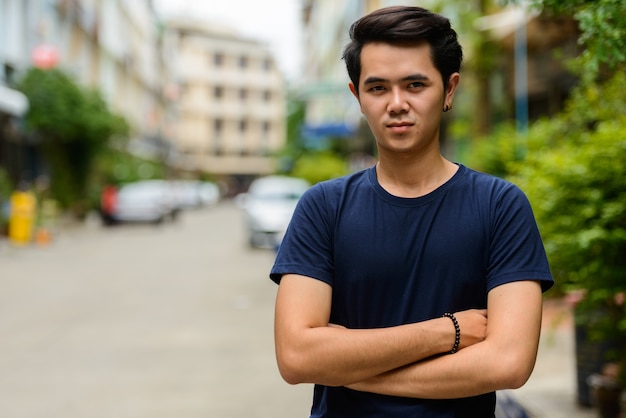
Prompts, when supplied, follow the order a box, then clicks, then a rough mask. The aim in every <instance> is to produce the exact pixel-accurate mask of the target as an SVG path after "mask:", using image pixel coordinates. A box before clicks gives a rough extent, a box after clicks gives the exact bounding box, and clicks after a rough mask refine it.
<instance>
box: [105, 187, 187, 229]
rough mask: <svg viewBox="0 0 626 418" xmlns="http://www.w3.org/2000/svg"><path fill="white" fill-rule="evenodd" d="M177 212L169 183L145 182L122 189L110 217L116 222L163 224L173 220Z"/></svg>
mask: <svg viewBox="0 0 626 418" xmlns="http://www.w3.org/2000/svg"><path fill="white" fill-rule="evenodd" d="M175 210H176V208H175V205H174V196H173V193H172V186H171V184H170V183H169V182H168V181H166V180H143V181H138V182H135V183H128V184H125V185H123V186H122V187H120V189H119V191H118V192H117V197H116V201H115V204H114V208H113V211H112V213H111V215H110V216H111V218H112V220H113V221H115V222H153V223H161V222H162V221H164V220H166V219H167V218H170V217H172V218H173V217H174V215H175Z"/></svg>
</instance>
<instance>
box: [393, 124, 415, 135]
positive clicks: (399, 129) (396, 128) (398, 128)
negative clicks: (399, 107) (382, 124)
mask: <svg viewBox="0 0 626 418" xmlns="http://www.w3.org/2000/svg"><path fill="white" fill-rule="evenodd" d="M386 126H387V129H389V130H390V131H391V132H393V133H395V134H403V133H406V132H408V131H409V130H410V129H411V127H412V126H413V123H410V122H392V123H388V124H387V125H386Z"/></svg>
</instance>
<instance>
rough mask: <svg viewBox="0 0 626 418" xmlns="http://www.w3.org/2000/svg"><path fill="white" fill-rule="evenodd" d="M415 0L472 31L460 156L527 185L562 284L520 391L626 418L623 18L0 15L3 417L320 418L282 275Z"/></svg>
mask: <svg viewBox="0 0 626 418" xmlns="http://www.w3.org/2000/svg"><path fill="white" fill-rule="evenodd" d="M399 4H402V5H415V6H422V7H426V8H430V9H432V10H434V11H436V12H440V13H442V14H443V15H445V16H446V17H448V18H449V19H450V21H451V24H452V26H453V28H455V30H456V31H457V33H458V37H459V41H460V43H461V45H462V47H463V51H464V62H463V67H462V71H461V84H460V87H459V89H458V90H457V93H456V94H455V98H454V109H453V111H451V112H447V113H446V114H445V115H444V117H443V119H442V129H441V147H442V153H443V154H444V155H445V156H446V157H447V158H449V159H450V160H453V161H455V162H459V163H462V164H465V165H467V166H469V167H471V168H473V169H476V170H479V171H483V172H487V173H490V174H493V175H495V176H499V177H502V178H505V179H507V180H510V181H511V182H513V183H515V184H517V185H519V186H520V188H521V189H522V190H523V191H524V192H525V193H526V195H527V196H528V198H529V200H530V202H531V204H532V207H533V210H534V212H535V216H536V219H537V223H538V226H539V229H540V231H541V234H542V237H543V240H544V243H545V247H546V251H547V254H548V257H549V260H550V265H551V269H552V272H553V274H554V276H555V279H556V285H555V286H554V288H553V289H551V290H550V292H549V293H548V294H547V295H546V312H545V318H546V323H545V324H544V329H543V339H542V345H541V348H540V356H539V362H538V365H537V369H536V371H535V374H534V375H533V377H532V379H531V381H530V382H529V384H527V385H526V386H525V387H524V388H522V389H520V390H519V391H516V392H515V393H514V399H515V400H516V401H519V402H520V403H521V404H522V405H523V406H524V407H525V408H526V409H527V410H528V413H529V414H531V415H532V416H534V417H546V418H556V417H561V416H562V417H566V416H567V417H568V418H574V417H585V418H586V417H589V416H596V415H597V416H599V417H600V418H616V416H618V415H619V414H621V415H622V417H620V418H623V417H624V415H625V414H626V405H624V403H625V402H626V391H625V390H624V388H626V303H625V301H626V273H625V272H626V257H624V254H626V181H625V180H624V179H625V178H626V95H624V91H626V53H625V52H624V51H626V45H625V43H624V42H625V41H624V40H626V1H622V0H558V1H555V0H528V1H526V0H518V1H516V0H511V1H500V0H474V1H466V0H419V1H418V0H264V1H258V0H229V1H226V2H217V1H194V0H128V1H114V0H0V418H5V417H7V418H14V417H28V418H31V417H39V416H41V417H44V416H45V417H55V416H58V417H61V416H62V417H72V416H76V417H92V416H96V417H98V416H102V417H115V418H118V417H125V416H127V417H144V416H155V417H156V416H184V417H187V416H211V417H220V418H222V417H235V416H237V417H243V416H245V417H254V416H258V417H270V416H271V417H279V416H285V417H296V416H306V413H307V409H308V405H309V398H310V390H309V388H307V387H295V388H293V387H288V386H286V385H285V384H283V383H282V382H281V380H280V378H279V377H278V374H277V372H276V369H275V365H274V361H273V351H272V350H273V349H272V339H271V334H272V330H271V322H272V319H271V316H272V300H273V295H274V292H275V288H274V286H273V285H272V284H271V283H270V282H269V280H268V279H267V271H268V269H269V267H270V265H271V262H272V258H273V249H274V248H275V247H276V245H278V244H279V242H280V238H281V236H282V233H283V230H284V228H285V225H286V223H287V222H288V220H289V217H290V213H291V211H292V210H293V206H294V205H295V203H296V202H297V199H298V197H299V196H300V194H301V192H302V191H303V190H304V189H305V188H306V187H308V186H309V185H313V184H316V183H318V182H320V181H323V180H327V179H331V178H335V177H338V176H341V175H346V174H349V173H352V172H354V171H356V170H360V169H363V168H365V167H369V166H371V165H372V164H373V163H374V161H375V160H376V155H375V138H373V137H372V134H371V132H370V130H369V128H368V127H367V124H366V122H365V120H364V118H363V117H362V115H361V113H360V109H359V106H358V103H357V101H356V100H355V99H354V97H353V96H352V94H351V93H350V91H349V89H348V87H347V84H348V81H349V80H348V77H347V74H346V70H345V68H344V62H343V60H342V59H341V55H342V50H343V47H344V45H345V43H346V41H347V39H348V29H349V26H350V25H351V24H352V23H353V22H354V21H355V20H357V19H358V18H360V17H362V16H363V15H365V14H367V13H369V12H371V11H373V10H375V9H378V8H381V7H385V6H390V5H399ZM286 177H288V178H286ZM277 188H278V189H280V193H275V191H276V190H277ZM268 196H270V197H271V199H268ZM574 317H575V318H576V321H575V320H574ZM588 382H592V383H593V384H592V385H589V384H588ZM581 388H582V389H584V390H581ZM505 395H506V393H503V397H502V398H503V399H504V398H505V397H506V396H505ZM620 398H621V399H622V401H621V403H620ZM579 404H580V405H581V407H579ZM620 409H621V411H620ZM498 418H504V417H498Z"/></svg>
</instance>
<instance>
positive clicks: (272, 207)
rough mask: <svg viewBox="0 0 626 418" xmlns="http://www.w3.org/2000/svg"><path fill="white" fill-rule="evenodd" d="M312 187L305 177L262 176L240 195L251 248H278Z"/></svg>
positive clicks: (240, 204) (239, 198)
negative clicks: (303, 196)
mask: <svg viewBox="0 0 626 418" xmlns="http://www.w3.org/2000/svg"><path fill="white" fill-rule="evenodd" d="M309 187H310V184H309V183H308V182H307V181H306V180H303V179H300V178H294V177H287V176H267V177H261V178H258V179H256V180H254V181H253V182H252V184H251V185H250V188H249V190H248V193H244V194H241V195H239V196H238V198H237V200H238V203H239V206H240V207H241V208H242V209H243V210H244V213H245V222H246V229H247V233H248V243H249V244H250V246H251V247H262V248H277V247H278V246H279V245H280V242H281V240H282V237H283V234H284V233H285V230H286V229H287V226H288V225H289V222H290V221H291V216H292V215H293V211H294V210H295V208H296V204H297V203H298V200H299V199H300V197H301V196H302V194H303V193H304V192H305V191H306V190H307V189H308V188H309Z"/></svg>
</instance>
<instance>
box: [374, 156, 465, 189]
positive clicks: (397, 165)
mask: <svg viewBox="0 0 626 418" xmlns="http://www.w3.org/2000/svg"><path fill="white" fill-rule="evenodd" d="M457 170H458V166H457V165H456V164H454V163H452V162H450V161H448V160H446V159H445V158H444V157H443V156H442V155H441V154H439V153H438V152H437V153H436V154H433V155H426V156H422V157H421V158H419V159H415V158H410V157H408V156H407V158H405V159H403V158H397V156H395V157H394V158H392V159H388V158H385V157H384V156H382V155H381V158H380V160H379V162H378V164H377V165H376V175H377V177H378V182H379V183H380V185H381V187H382V188H383V189H385V190H386V191H387V192H389V193H390V194H392V195H394V196H398V197H408V198H410V197H420V196H424V195H426V194H428V193H430V192H432V191H433V190H435V189H437V188H438V187H440V186H441V185H443V184H444V183H445V182H447V181H448V180H450V178H452V176H454V173H456V171H457Z"/></svg>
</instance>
